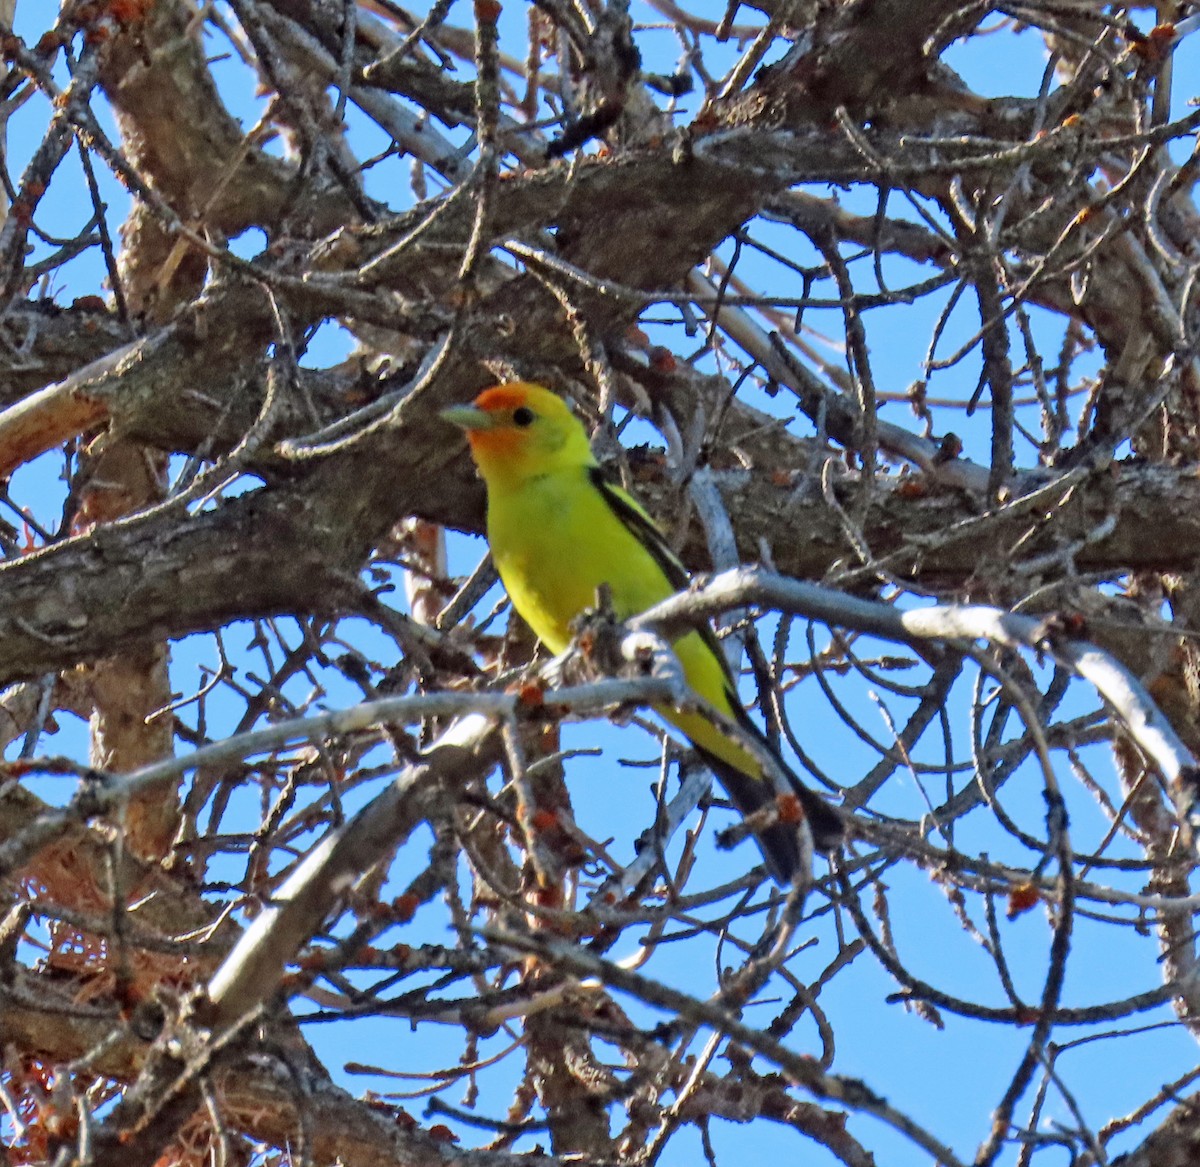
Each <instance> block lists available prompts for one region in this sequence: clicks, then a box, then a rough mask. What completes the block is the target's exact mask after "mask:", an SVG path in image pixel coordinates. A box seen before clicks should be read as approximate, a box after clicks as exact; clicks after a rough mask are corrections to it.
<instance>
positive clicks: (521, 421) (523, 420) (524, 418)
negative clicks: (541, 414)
mask: <svg viewBox="0 0 1200 1167" xmlns="http://www.w3.org/2000/svg"><path fill="white" fill-rule="evenodd" d="M534 417H535V414H534V412H533V410H532V409H530V408H529V407H528V406H525V405H521V406H519V407H518V408H516V409H514V410H513V425H519V426H520V427H521V428H522V429H524V428H525V427H526V426H527V425H533V419H534Z"/></svg>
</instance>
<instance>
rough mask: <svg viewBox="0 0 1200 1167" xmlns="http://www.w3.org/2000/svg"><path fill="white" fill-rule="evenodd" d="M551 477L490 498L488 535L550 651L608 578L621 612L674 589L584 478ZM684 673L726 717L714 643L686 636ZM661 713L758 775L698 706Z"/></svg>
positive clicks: (521, 607) (505, 576)
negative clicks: (696, 709) (689, 710)
mask: <svg viewBox="0 0 1200 1167" xmlns="http://www.w3.org/2000/svg"><path fill="white" fill-rule="evenodd" d="M570 473H571V474H572V475H575V476H576V477H573V478H570V479H568V480H566V481H564V479H563V477H562V476H558V475H554V476H547V477H546V478H543V479H537V480H534V481H532V482H525V483H523V484H522V486H521V488H520V490H519V491H514V492H511V493H508V492H504V491H495V490H492V491H490V492H489V497H488V540H489V542H490V543H491V547H492V559H493V561H494V562H495V564H496V569H497V571H498V572H499V573H500V578H501V580H502V581H503V582H504V587H505V589H506V590H507V592H508V595H509V598H510V599H511V600H512V602H513V606H514V607H515V608H516V609H517V611H518V612H520V614H521V616H522V617H523V618H524V619H525V621H526V622H527V623H528V624H529V626H530V627H531V628H532V629H533V631H534V632H535V633H536V634H537V636H538V638H539V639H540V640H541V641H542V643H543V644H545V645H546V647H547V648H548V649H550V651H551V652H554V653H559V652H562V651H563V650H564V649H565V648H566V647H567V645H568V644H569V643H570V642H571V627H570V626H571V621H572V620H574V619H575V617H576V616H578V615H579V613H580V612H582V611H583V610H584V609H585V608H590V607H592V606H594V605H595V602H596V589H597V588H598V587H599V586H600V585H601V584H608V586H609V588H610V590H611V592H612V600H613V608H614V610H615V613H616V615H617V617H618V618H620V619H627V618H628V617H630V616H634V615H637V614H638V613H639V612H644V611H645V610H646V609H647V608H650V607H652V606H653V605H654V604H656V603H658V602H659V601H660V600H664V599H666V598H667V596H670V595H672V594H674V591H675V589H674V587H672V585H671V582H670V580H669V579H668V578H667V577H666V575H665V574H664V572H663V570H662V568H661V567H659V565H658V563H657V562H656V561H655V559H654V557H653V556H652V555H651V553H650V552H649V551H648V550H647V549H646V548H645V547H644V546H643V544H642V543H641V541H640V540H639V538H638V537H637V535H636V534H635V533H634V532H632V531H631V530H630V529H629V528H628V527H626V526H625V524H624V523H623V522H622V521H621V519H620V518H619V517H618V516H617V515H616V514H615V513H614V512H613V511H612V509H611V508H610V507H609V505H608V503H607V502H606V501H605V499H604V497H603V496H602V495H601V494H600V493H599V492H598V491H596V490H595V489H594V488H593V487H592V485H591V483H590V482H589V481H588V479H587V472H586V470H585V469H584V468H580V469H579V470H578V471H572V472H570ZM673 647H674V649H675V653H676V655H677V656H678V657H679V661H680V664H681V665H682V667H683V674H684V676H685V677H686V678H687V682H688V684H689V685H690V686H691V688H692V691H693V692H695V693H696V694H697V696H699V697H702V698H703V699H704V700H706V701H707V702H708V703H709V704H710V705H712V706H713V707H714V708H716V709H718V710H719V711H720V712H721V713H723V714H725V715H726V716H731V715H732V713H733V708H732V705H731V703H730V698H729V681H728V674H727V672H726V670H725V666H724V663H723V661H721V660H720V659H718V658H717V657H716V656H715V655H714V653H713V650H712V649H711V648H710V647H709V645H708V643H706V641H705V640H704V638H703V637H701V636H700V635H699V634H698V633H695V632H692V633H688V634H687V635H686V636H683V637H681V638H680V639H679V640H677V641H676V642H675V644H674V646H673ZM656 712H658V714H659V715H660V716H661V717H663V718H664V719H665V720H666V721H668V722H670V723H671V724H672V725H674V726H675V727H676V728H677V729H679V730H680V731H681V732H683V733H684V734H685V735H686V736H687V737H689V738H690V739H691V740H692V741H693V742H694V743H695V744H696V745H698V746H701V747H702V748H704V749H707V750H708V751H709V752H710V753H713V754H715V755H716V756H717V757H719V758H722V759H724V760H725V761H727V762H729V763H731V764H732V765H734V766H736V767H738V768H739V769H741V770H742V771H743V772H746V773H749V774H754V775H758V774H761V772H762V767H761V765H760V764H759V762H758V760H757V759H756V758H754V757H753V756H752V755H750V754H749V753H748V752H747V751H746V750H744V749H742V748H741V747H740V746H739V745H737V744H736V743H735V742H733V741H731V740H730V739H729V738H728V737H726V736H725V735H723V734H721V733H720V732H719V731H718V730H716V729H715V728H714V727H713V725H712V723H711V722H710V721H708V720H707V719H706V718H705V717H704V716H703V715H701V714H698V713H681V712H679V711H677V710H673V709H669V708H658V709H657V710H656Z"/></svg>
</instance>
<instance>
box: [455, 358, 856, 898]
mask: <svg viewBox="0 0 1200 1167" xmlns="http://www.w3.org/2000/svg"><path fill="white" fill-rule="evenodd" d="M442 417H444V418H445V419H446V420H447V421H451V422H453V423H455V424H456V425H458V426H461V427H462V428H463V429H464V430H466V432H467V441H468V442H469V444H470V447H471V454H472V456H473V457H474V459H475V464H476V466H477V467H478V469H479V473H480V475H481V477H482V478H483V481H484V483H485V485H486V486H487V497H488V512H487V533H488V542H489V543H490V544H491V549H492V560H493V562H494V563H495V565H496V570H497V571H499V573H500V578H501V580H502V581H503V582H504V586H505V588H506V589H507V591H508V595H509V598H510V599H511V600H512V603H513V607H515V608H516V610H517V611H518V612H519V613H520V614H521V615H522V616H523V617H524V619H525V621H526V622H527V623H528V624H529V626H530V627H531V628H532V629H533V631H534V632H535V633H536V634H537V635H538V637H539V638H540V639H541V641H542V643H543V644H545V645H546V647H547V648H548V649H550V651H551V652H554V653H560V652H562V651H563V650H564V649H565V648H566V647H567V645H568V644H569V643H570V641H571V622H572V621H573V620H574V619H575V617H576V616H578V615H579V614H580V612H582V611H583V610H584V609H585V608H588V607H591V606H593V605H594V603H595V598H596V589H597V587H598V586H599V585H601V584H607V585H608V587H609V589H610V591H611V594H612V602H613V607H614V609H615V612H616V615H617V616H618V617H619V618H621V619H627V618H628V617H630V616H634V615H637V614H638V613H639V612H644V611H645V610H646V609H647V608H650V607H652V606H653V605H654V604H656V603H658V602H659V601H660V600H664V599H666V598H667V597H668V596H670V595H673V594H674V593H675V592H678V591H682V590H684V589H685V588H686V587H687V585H688V575H687V571H686V569H685V568H684V566H683V564H682V563H680V562H679V560H678V559H677V558H676V557H675V555H674V553H673V552H672V551H671V549H670V548H669V547H668V546H667V543H666V541H665V540H664V538H663V536H662V533H661V532H660V531H659V530H658V528H657V527H656V526H655V525H654V522H653V520H651V518H650V516H649V515H647V514H646V512H645V511H644V510H643V509H642V507H641V506H640V505H639V504H638V503H637V502H636V501H635V500H634V499H633V498H632V497H631V496H630V495H629V494H627V493H626V492H625V491H623V490H622V489H621V488H620V487H618V486H615V485H614V484H613V483H611V482H609V481H608V479H606V478H605V476H604V474H603V472H602V470H601V468H600V466H599V464H598V463H597V462H596V459H595V456H594V455H593V454H592V450H591V446H590V445H589V443H588V436H587V431H586V430H585V429H584V428H583V425H582V424H581V422H580V421H579V419H578V418H577V417H576V416H575V415H574V414H573V413H572V412H571V411H570V409H569V408H568V407H567V405H566V403H565V402H564V401H563V400H562V399H561V398H559V397H557V396H556V395H555V394H553V393H551V392H550V391H549V390H548V389H544V388H542V387H541V386H540V385H532V384H528V383H525V382H513V383H510V384H506V385H497V386H495V387H494V388H491V389H487V390H485V391H484V392H483V393H481V394H480V395H479V396H478V397H477V398H476V399H475V401H474V403H473V404H472V405H470V406H460V407H457V408H454V409H447V410H445V411H444V412H443V413H442ZM674 649H675V653H676V655H677V656H678V657H679V661H680V664H681V665H682V667H683V673H684V676H685V677H686V679H687V682H688V684H689V685H690V686H691V688H692V690H693V691H694V692H695V693H696V694H697V696H699V697H701V698H702V699H703V700H704V701H706V702H707V703H708V704H709V705H710V706H711V707H712V708H713V709H715V710H716V711H718V712H719V713H721V714H722V715H724V717H726V718H728V719H730V720H731V721H734V722H735V723H736V724H737V725H738V726H739V727H740V728H741V729H742V730H743V731H744V732H745V733H746V734H748V735H750V736H751V737H752V738H753V740H754V741H755V742H756V743H757V745H758V748H759V749H760V750H765V751H766V752H767V753H769V754H770V756H771V757H772V759H773V760H774V762H775V765H776V766H778V768H779V771H780V773H781V774H783V775H784V776H785V778H786V779H787V781H788V783H789V784H790V786H791V788H792V790H793V791H794V793H795V795H796V797H797V798H798V799H799V802H800V805H801V807H802V808H803V811H804V815H805V817H806V818H807V820H808V824H809V827H810V828H811V830H812V835H813V841H814V843H815V845H816V847H817V848H818V849H820V850H833V849H834V848H836V847H837V846H838V844H839V843H840V842H841V839H842V833H843V831H842V823H841V821H840V819H839V818H838V815H837V814H836V812H835V811H834V810H833V809H832V808H831V807H830V806H829V804H827V803H826V802H825V800H824V799H822V798H821V797H820V796H818V795H817V794H815V793H814V792H813V791H811V790H809V789H808V787H806V786H805V785H804V784H803V783H802V782H801V781H800V779H799V778H797V777H796V776H795V774H793V773H792V772H791V770H790V769H788V767H787V766H786V765H785V764H784V762H783V761H782V759H780V758H779V756H778V754H777V753H776V752H775V751H774V750H773V749H772V747H771V746H770V744H769V743H768V742H767V739H766V738H765V737H764V736H763V735H762V733H761V732H760V731H759V730H758V729H757V728H756V727H755V726H754V723H753V722H752V721H750V719H749V717H748V716H747V715H746V711H745V710H744V709H743V708H742V705H741V702H740V701H739V700H738V697H737V690H736V688H735V686H734V682H733V677H732V676H731V674H730V672H729V667H728V665H727V663H726V661H725V656H724V654H723V653H722V652H721V649H720V646H719V645H718V643H717V640H716V636H715V635H714V634H713V632H712V629H711V628H708V627H705V628H704V629H702V630H697V631H694V632H689V633H687V634H685V635H684V636H682V637H681V638H680V639H679V640H677V641H676V642H675V644H674ZM655 711H656V712H657V713H658V714H659V716H661V717H662V718H664V719H665V720H666V721H668V722H669V723H670V724H671V725H673V726H675V727H676V729H678V730H680V731H681V732H682V733H683V734H684V735H686V737H687V738H688V740H689V741H690V742H691V743H692V745H693V746H695V748H696V750H697V751H698V752H699V754H700V755H701V756H702V757H703V758H704V761H705V762H706V763H707V764H708V766H709V767H710V768H711V770H712V771H713V773H714V774H715V775H716V776H717V778H718V779H719V780H720V782H721V785H722V786H723V787H724V788H725V790H726V792H727V793H728V795H729V797H730V799H731V800H732V801H733V803H734V805H735V806H736V807H737V808H738V810H739V811H741V813H742V814H743V815H748V814H751V813H752V812H754V811H756V810H758V809H760V808H761V807H763V806H765V805H767V804H768V803H770V802H772V801H774V797H775V787H774V785H773V784H772V782H771V780H770V778H769V777H768V776H767V775H766V774H764V773H763V766H762V763H761V762H760V761H759V759H758V758H757V757H756V756H755V755H754V753H752V752H751V751H750V750H748V749H746V748H745V747H744V746H743V745H741V744H739V742H738V741H737V740H736V739H735V738H734V737H733V736H732V735H730V734H729V733H727V732H723V731H722V730H721V729H720V728H719V727H718V726H717V725H714V723H713V722H712V720H710V719H709V718H708V717H705V716H704V715H703V714H702V713H697V712H691V713H685V712H681V711H679V710H677V709H674V708H671V707H667V706H663V707H657V706H656V707H655ZM757 839H758V843H759V846H760V847H761V848H762V852H763V855H764V856H765V858H766V860H767V864H768V866H769V867H770V869H771V873H772V874H773V875H774V876H775V878H776V879H779V880H781V881H785V882H786V881H789V880H790V879H791V878H792V877H793V876H794V875H795V873H796V870H797V868H798V866H799V863H800V848H799V842H798V839H797V836H796V830H795V827H794V826H789V825H787V824H784V823H779V824H777V825H775V826H772V827H768V828H767V829H766V830H764V831H762V832H761V833H759V834H758V835H757Z"/></svg>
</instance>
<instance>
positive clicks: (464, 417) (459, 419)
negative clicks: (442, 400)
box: [438, 405, 499, 430]
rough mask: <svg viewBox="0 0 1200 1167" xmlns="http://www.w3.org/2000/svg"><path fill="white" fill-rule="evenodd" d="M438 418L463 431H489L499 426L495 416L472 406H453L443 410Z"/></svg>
mask: <svg viewBox="0 0 1200 1167" xmlns="http://www.w3.org/2000/svg"><path fill="white" fill-rule="evenodd" d="M438 416H439V417H440V418H441V419H442V420H443V421H448V422H450V423H451V425H456V426H458V427H460V428H461V429H464V430H490V429H495V428H496V426H497V425H498V424H499V419H498V418H497V417H496V415H495V414H492V413H488V411H487V410H486V409H477V408H476V407H475V406H474V405H454V406H451V407H450V408H449V409H443V410H442V412H441V413H440V414H439V415H438Z"/></svg>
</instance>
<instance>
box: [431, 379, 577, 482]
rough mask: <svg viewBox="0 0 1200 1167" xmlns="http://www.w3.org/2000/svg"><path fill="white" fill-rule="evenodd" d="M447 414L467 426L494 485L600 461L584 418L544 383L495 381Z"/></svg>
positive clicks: (481, 470) (444, 414)
mask: <svg viewBox="0 0 1200 1167" xmlns="http://www.w3.org/2000/svg"><path fill="white" fill-rule="evenodd" d="M442 417H444V418H445V419H446V420H447V421H449V422H453V423H454V424H455V425H458V426H461V427H462V428H463V429H464V430H466V431H467V441H468V443H469V444H470V446H471V456H472V457H473V458H474V459H475V465H476V466H478V467H479V473H480V474H481V475H482V476H483V480H484V482H485V483H487V486H488V489H489V490H492V489H504V488H505V487H517V486H519V485H520V484H521V483H522V482H525V481H528V480H529V479H530V478H537V477H540V476H542V475H544V474H550V473H553V472H554V471H556V470H563V469H572V468H575V467H581V466H591V465H594V464H595V458H594V457H593V456H592V450H591V446H590V445H589V444H588V437H587V431H586V430H585V429H584V428H583V423H582V422H581V421H580V420H579V418H577V417H576V416H575V415H574V414H573V413H572V412H571V410H570V408H569V407H568V406H567V403H566V402H565V401H563V399H562V398H561V397H558V396H556V395H555V394H553V393H551V392H550V390H549V389H544V388H542V386H541V385H534V384H531V383H530V382H527V381H510V382H509V383H508V384H506V385H495V386H493V387H492V388H491V389H485V390H484V391H483V392H482V393H480V395H479V396H478V397H476V398H475V400H474V402H473V403H472V404H471V405H464V406H457V407H455V408H453V409H446V410H443V411H442Z"/></svg>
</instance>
